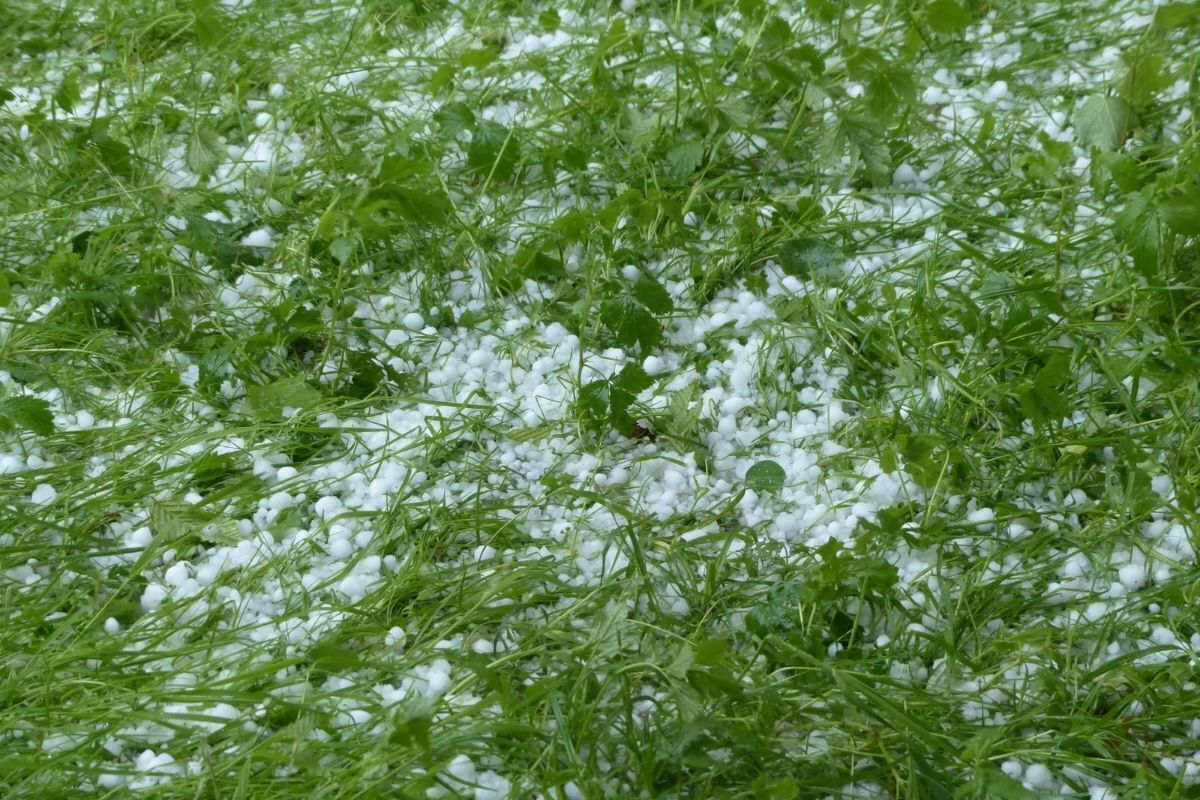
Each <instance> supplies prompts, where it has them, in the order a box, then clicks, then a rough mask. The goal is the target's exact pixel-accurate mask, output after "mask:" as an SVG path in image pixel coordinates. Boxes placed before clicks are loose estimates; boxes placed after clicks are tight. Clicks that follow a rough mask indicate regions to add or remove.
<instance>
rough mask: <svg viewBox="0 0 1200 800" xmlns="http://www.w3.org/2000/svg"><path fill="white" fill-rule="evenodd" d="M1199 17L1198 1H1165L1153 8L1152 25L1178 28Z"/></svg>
mask: <svg viewBox="0 0 1200 800" xmlns="http://www.w3.org/2000/svg"><path fill="white" fill-rule="evenodd" d="M1197 17H1200V3H1167V4H1166V5H1163V6H1159V7H1158V8H1156V9H1155V10H1154V27H1156V28H1162V29H1163V30H1170V29H1172V28H1180V27H1183V26H1184V25H1186V24H1188V23H1189V22H1191V21H1192V20H1193V19H1195V18H1197Z"/></svg>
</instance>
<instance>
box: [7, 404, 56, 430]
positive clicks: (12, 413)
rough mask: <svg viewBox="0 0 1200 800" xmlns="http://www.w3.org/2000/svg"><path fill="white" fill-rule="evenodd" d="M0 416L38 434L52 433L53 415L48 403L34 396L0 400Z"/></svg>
mask: <svg viewBox="0 0 1200 800" xmlns="http://www.w3.org/2000/svg"><path fill="white" fill-rule="evenodd" d="M0 416H3V417H4V418H5V419H7V420H8V421H9V422H11V423H13V424H14V425H16V426H17V427H20V428H24V429H25V430H27V431H30V432H32V433H35V434H37V435H38V436H49V435H50V434H52V433H54V415H53V414H52V413H51V411H50V404H49V403H47V402H46V401H45V400H39V399H38V398H36V397H9V398H6V399H4V400H0Z"/></svg>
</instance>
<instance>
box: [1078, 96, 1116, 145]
mask: <svg viewBox="0 0 1200 800" xmlns="http://www.w3.org/2000/svg"><path fill="white" fill-rule="evenodd" d="M1128 123H1129V104H1128V103H1126V102H1125V101H1124V100H1122V99H1121V98H1119V97H1105V96H1104V95H1099V94H1094V95H1092V96H1091V97H1089V98H1088V99H1087V100H1084V101H1083V105H1082V106H1080V107H1079V113H1077V114H1076V115H1075V134H1076V136H1078V137H1079V141H1080V142H1082V143H1083V144H1086V145H1091V146H1092V147H1097V148H1099V149H1101V150H1116V149H1117V148H1118V147H1119V146H1120V144H1121V139H1122V138H1123V137H1124V135H1125V127H1126V125H1127V124H1128Z"/></svg>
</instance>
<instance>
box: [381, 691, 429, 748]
mask: <svg viewBox="0 0 1200 800" xmlns="http://www.w3.org/2000/svg"><path fill="white" fill-rule="evenodd" d="M436 708H437V702H436V701H435V700H433V699H432V698H431V697H429V696H428V695H425V694H421V693H420V692H413V693H412V694H410V695H409V696H408V697H407V698H405V699H404V701H403V702H401V703H400V705H399V706H397V707H396V713H395V716H394V717H393V728H392V734H391V737H390V741H391V742H392V743H393V744H399V745H409V744H415V745H417V747H420V748H421V749H422V750H428V749H429V730H430V728H431V727H432V726H433V712H434V711H435V710H436Z"/></svg>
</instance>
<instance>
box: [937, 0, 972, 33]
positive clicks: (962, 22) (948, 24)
mask: <svg viewBox="0 0 1200 800" xmlns="http://www.w3.org/2000/svg"><path fill="white" fill-rule="evenodd" d="M926 21H927V22H928V23H929V27H930V29H932V30H933V32H934V33H945V34H953V33H962V32H963V31H965V30H966V29H967V28H968V27H969V26H970V25H971V15H970V14H968V13H967V12H966V9H964V8H963V7H962V6H960V5H959V4H958V3H956V2H954V0H933V2H932V3H930V4H929V10H928V13H927V15H926Z"/></svg>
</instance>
